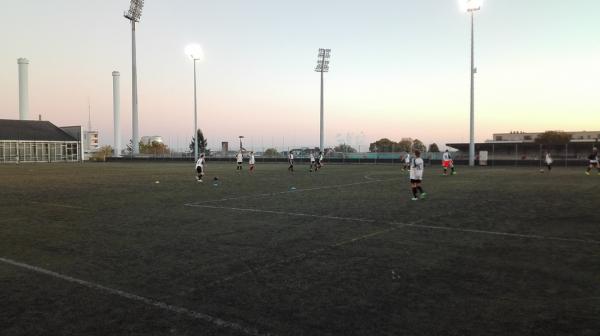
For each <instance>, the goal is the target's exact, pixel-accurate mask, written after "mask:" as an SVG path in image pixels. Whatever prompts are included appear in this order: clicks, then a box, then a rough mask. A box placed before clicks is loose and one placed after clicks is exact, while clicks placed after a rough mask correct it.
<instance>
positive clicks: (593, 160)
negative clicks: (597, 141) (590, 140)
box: [585, 147, 600, 175]
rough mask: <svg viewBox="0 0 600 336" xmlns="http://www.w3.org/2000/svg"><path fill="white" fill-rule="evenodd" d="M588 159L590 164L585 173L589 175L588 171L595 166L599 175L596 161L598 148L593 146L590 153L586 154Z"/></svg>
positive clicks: (599, 167)
mask: <svg viewBox="0 0 600 336" xmlns="http://www.w3.org/2000/svg"><path fill="white" fill-rule="evenodd" d="M588 159H589V160H590V165H589V166H588V169H587V171H586V172H585V174H586V175H590V171H592V168H594V167H595V168H596V169H597V170H598V175H600V164H599V163H598V148H596V147H594V149H593V150H592V154H590V156H588Z"/></svg>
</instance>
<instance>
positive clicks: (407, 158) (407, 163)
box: [402, 153, 410, 171]
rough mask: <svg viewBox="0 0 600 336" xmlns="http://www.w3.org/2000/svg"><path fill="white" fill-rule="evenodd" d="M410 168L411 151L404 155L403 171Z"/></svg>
mask: <svg viewBox="0 0 600 336" xmlns="http://www.w3.org/2000/svg"><path fill="white" fill-rule="evenodd" d="M409 169H410V153H406V156H405V157H404V166H403V167H402V171H407V170H409Z"/></svg>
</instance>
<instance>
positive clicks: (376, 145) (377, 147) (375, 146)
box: [369, 138, 398, 153]
mask: <svg viewBox="0 0 600 336" xmlns="http://www.w3.org/2000/svg"><path fill="white" fill-rule="evenodd" d="M397 147H398V144H397V143H396V142H394V141H392V140H390V139H388V138H381V139H379V140H377V141H375V142H373V143H371V144H369V152H376V153H385V152H392V151H398V149H397Z"/></svg>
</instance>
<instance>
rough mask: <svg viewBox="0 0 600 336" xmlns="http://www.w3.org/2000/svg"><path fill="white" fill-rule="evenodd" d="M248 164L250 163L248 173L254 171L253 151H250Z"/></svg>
mask: <svg viewBox="0 0 600 336" xmlns="http://www.w3.org/2000/svg"><path fill="white" fill-rule="evenodd" d="M248 164H249V165H250V174H253V173H254V165H255V164H256V160H255V159H254V152H250V158H249V159H248Z"/></svg>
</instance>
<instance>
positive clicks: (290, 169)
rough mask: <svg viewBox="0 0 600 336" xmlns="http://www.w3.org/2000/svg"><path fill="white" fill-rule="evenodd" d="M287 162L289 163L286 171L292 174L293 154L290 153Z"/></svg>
mask: <svg viewBox="0 0 600 336" xmlns="http://www.w3.org/2000/svg"><path fill="white" fill-rule="evenodd" d="M288 161H289V163H290V166H289V167H288V170H289V171H290V172H292V173H293V172H294V153H292V152H290V153H289V154H288Z"/></svg>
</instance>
